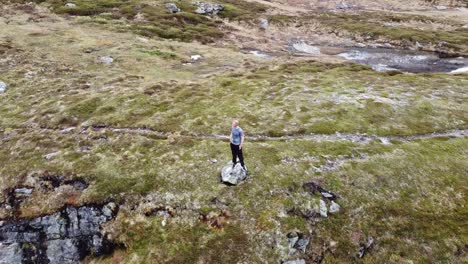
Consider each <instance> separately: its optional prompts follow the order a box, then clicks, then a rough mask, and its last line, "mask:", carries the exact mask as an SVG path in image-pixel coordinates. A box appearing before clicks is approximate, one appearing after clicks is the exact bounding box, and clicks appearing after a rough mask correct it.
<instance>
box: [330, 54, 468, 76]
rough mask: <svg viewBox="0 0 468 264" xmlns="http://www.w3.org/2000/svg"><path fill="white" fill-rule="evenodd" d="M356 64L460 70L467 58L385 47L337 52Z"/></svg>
mask: <svg viewBox="0 0 468 264" xmlns="http://www.w3.org/2000/svg"><path fill="white" fill-rule="evenodd" d="M338 56H340V57H343V58H345V59H347V60H350V61H353V62H356V63H358V64H364V65H369V66H371V67H372V69H374V70H376V71H389V70H399V71H403V72H413V73H420V72H453V73H457V72H462V71H463V70H461V69H463V68H466V67H467V66H468V58H464V57H456V58H441V57H440V56H439V55H438V54H437V53H434V52H425V51H410V50H400V49H385V48H349V49H347V50H346V51H345V52H343V53H340V54H338Z"/></svg>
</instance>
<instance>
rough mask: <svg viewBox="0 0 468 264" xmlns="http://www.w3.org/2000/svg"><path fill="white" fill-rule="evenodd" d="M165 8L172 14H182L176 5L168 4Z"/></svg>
mask: <svg viewBox="0 0 468 264" xmlns="http://www.w3.org/2000/svg"><path fill="white" fill-rule="evenodd" d="M165 6H166V8H167V9H168V10H169V11H170V12H171V13H179V12H180V8H179V7H177V5H176V4H174V3H166V5H165Z"/></svg>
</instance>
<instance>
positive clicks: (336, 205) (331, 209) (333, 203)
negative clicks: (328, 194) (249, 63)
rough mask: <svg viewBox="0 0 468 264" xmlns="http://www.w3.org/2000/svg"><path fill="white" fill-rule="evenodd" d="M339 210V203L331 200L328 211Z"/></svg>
mask: <svg viewBox="0 0 468 264" xmlns="http://www.w3.org/2000/svg"><path fill="white" fill-rule="evenodd" d="M339 211H340V205H339V204H337V203H335V202H334V201H332V202H331V205H330V213H337V212H339Z"/></svg>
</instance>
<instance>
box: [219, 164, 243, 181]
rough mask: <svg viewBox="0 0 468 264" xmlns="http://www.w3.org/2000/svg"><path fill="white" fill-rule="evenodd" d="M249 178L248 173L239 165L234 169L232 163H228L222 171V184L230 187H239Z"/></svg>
mask: <svg viewBox="0 0 468 264" xmlns="http://www.w3.org/2000/svg"><path fill="white" fill-rule="evenodd" d="M246 178H247V172H246V171H245V170H244V169H243V168H242V166H241V165H240V164H239V163H237V164H236V166H235V167H234V168H233V167H232V163H231V162H230V163H228V164H227V165H226V166H224V168H223V170H222V171H221V182H223V183H226V184H229V185H238V184H239V183H241V182H242V181H243V180H245V179H246Z"/></svg>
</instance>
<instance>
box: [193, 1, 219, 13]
mask: <svg viewBox="0 0 468 264" xmlns="http://www.w3.org/2000/svg"><path fill="white" fill-rule="evenodd" d="M196 5H197V7H198V8H197V10H195V13H197V14H200V15H216V14H218V13H219V12H221V11H223V10H224V6H223V5H220V4H213V3H205V2H196Z"/></svg>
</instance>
